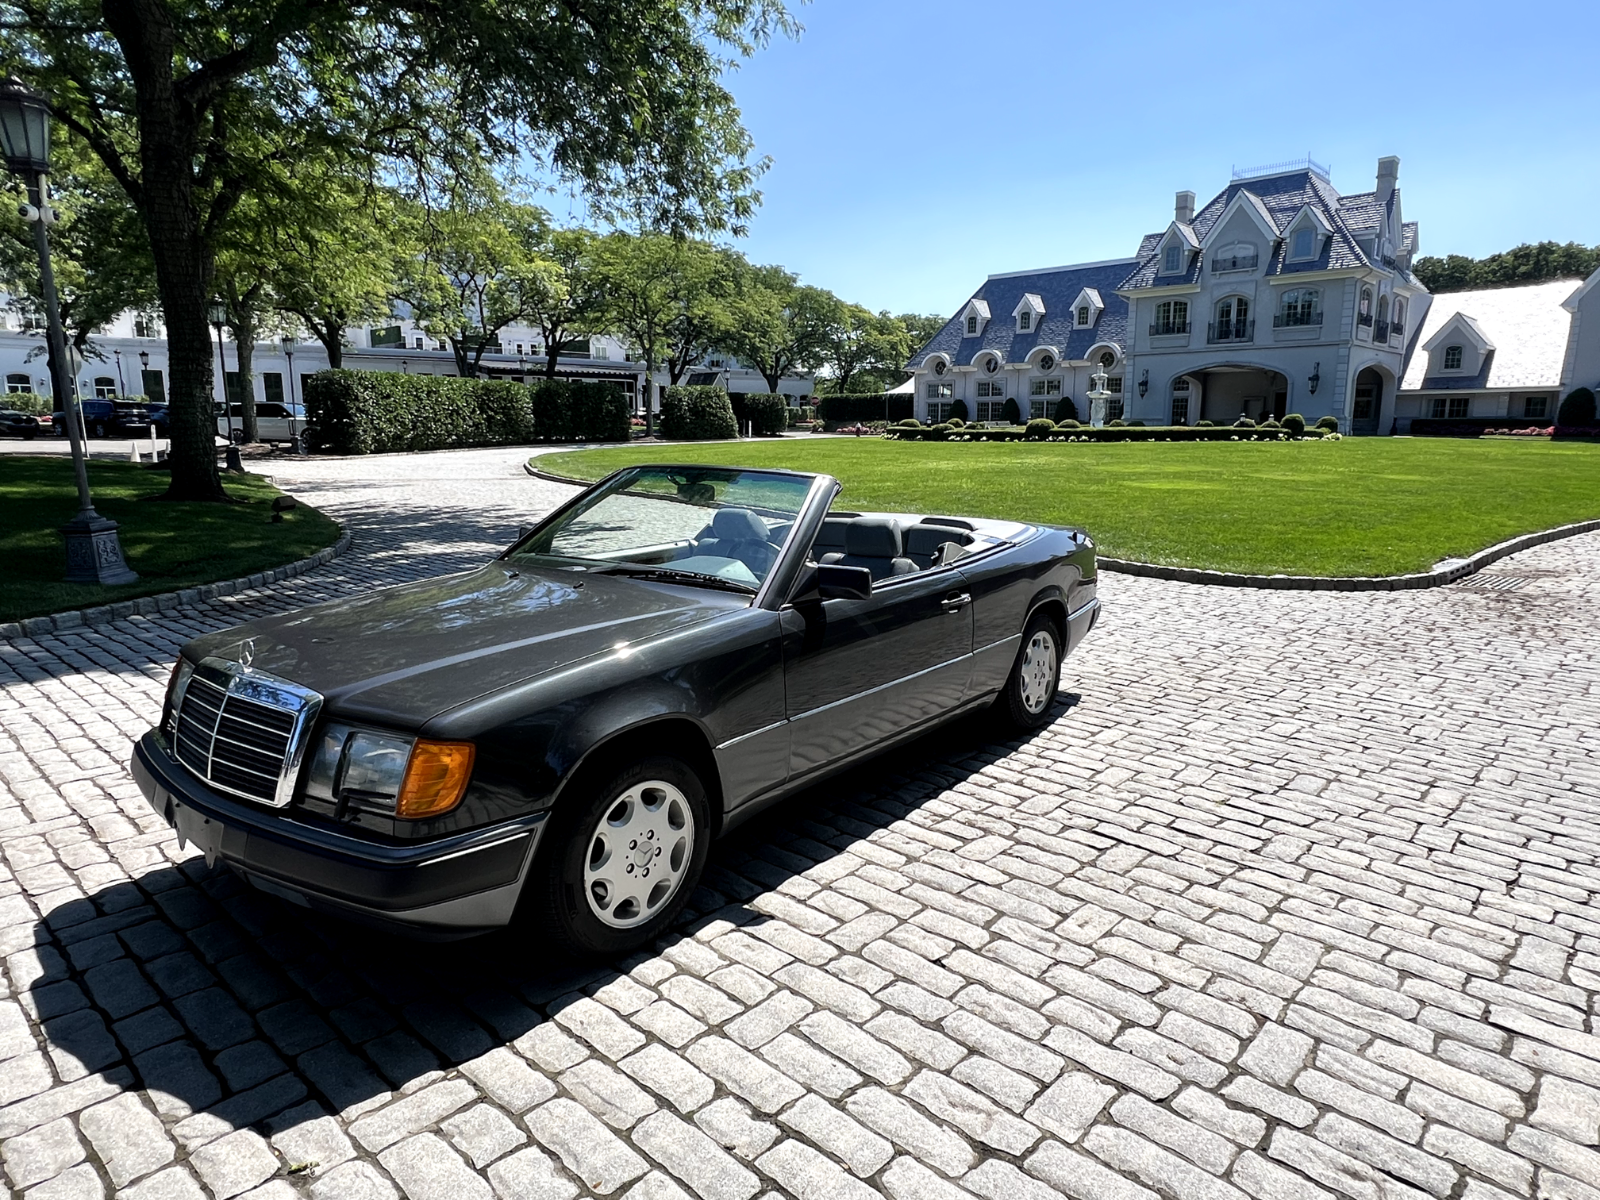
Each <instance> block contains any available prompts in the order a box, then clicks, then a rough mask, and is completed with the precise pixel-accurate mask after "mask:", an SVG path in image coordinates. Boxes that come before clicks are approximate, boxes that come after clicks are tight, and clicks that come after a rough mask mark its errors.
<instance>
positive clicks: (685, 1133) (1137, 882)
mask: <svg viewBox="0 0 1600 1200" xmlns="http://www.w3.org/2000/svg"><path fill="white" fill-rule="evenodd" d="M519 458H520V455H518V454H516V453H515V452H502V451H485V452H475V453H463V454H436V455H429V456H424V457H415V458H406V457H393V458H376V459H370V460H366V461H362V462H337V461H320V462H302V463H293V464H286V465H284V466H283V467H282V468H281V471H282V478H283V481H284V482H285V483H286V484H287V485H289V486H291V487H292V488H293V489H294V490H296V491H297V492H298V493H299V494H300V495H302V496H304V497H305V498H306V499H307V500H308V501H311V502H313V503H317V504H320V505H322V506H323V507H324V508H326V509H327V510H328V511H330V512H332V513H334V514H335V515H337V516H339V517H341V518H342V519H344V520H346V521H348V522H349V523H350V524H351V525H352V527H353V528H354V529H355V531H356V535H357V537H356V544H355V548H354V549H353V550H352V552H351V553H350V554H349V555H347V556H346V557H345V558H343V559H340V560H339V561H337V562H335V563H333V564H331V565H330V566H329V567H328V568H326V569H323V570H321V571H318V572H316V573H314V574H312V575H309V576H306V577H303V578H301V579H299V580H295V581H292V582H289V583H286V584H282V585H279V586H277V587H274V588H270V589H264V590H263V591H261V592H257V593H252V594H250V595H244V596H233V597H228V598H226V599H224V600H219V601H217V602H215V603H212V604H209V605H206V606H204V607H201V608H197V609H190V610H182V611H180V612H177V613H170V614H164V615H163V616H161V617H159V618H148V619H143V618H136V619H133V620H129V621H126V622H122V623H119V624H117V625H114V626H111V627H107V628H103V629H96V630H94V631H92V632H90V631H83V632H80V633H74V634H70V635H67V634H62V635H57V636H52V637H45V638H40V639H38V640H36V641H35V640H25V641H18V642H15V643H9V644H8V643H4V642H0V854H3V860H4V867H3V868H0V953H3V955H4V987H3V990H0V1059H3V1061H0V1156H3V1159H4V1170H5V1174H6V1178H7V1180H8V1182H9V1184H10V1185H11V1186H12V1187H13V1188H14V1189H15V1190H16V1191H17V1192H19V1193H21V1194H23V1195H25V1196H26V1197H28V1198H29V1200H97V1198H99V1197H102V1196H105V1195H108V1194H110V1193H112V1192H113V1191H116V1192H120V1193H121V1194H124V1195H127V1196H129V1197H133V1198H136V1200H201V1198H203V1197H206V1196H212V1197H216V1198H218V1200H228V1198H230V1197H234V1196H242V1195H248V1196H250V1197H251V1198H252V1200H294V1197H296V1196H297V1195H298V1196H306V1197H308V1198H309V1200H390V1198H392V1197H394V1196H396V1194H397V1190H398V1191H400V1192H403V1193H404V1195H406V1196H407V1197H409V1200H491V1197H492V1196H498V1197H500V1198H501V1200H531V1198H535V1197H538V1198H545V1197H550V1198H560V1200H568V1198H571V1197H575V1196H578V1195H591V1194H592V1195H598V1196H626V1197H628V1198H629V1200H665V1198H669V1197H679V1196H685V1195H695V1196H699V1197H702V1198H703V1200H723V1198H733V1200H752V1198H754V1197H765V1196H796V1197H801V1198H802V1200H833V1198H835V1197H840V1198H846V1200H848V1198H850V1197H856V1196H863V1197H865V1196H871V1195H873V1194H884V1195H888V1196H891V1197H894V1198H895V1200H947V1198H965V1197H969V1196H974V1195H975V1196H979V1197H985V1198H988V1200H1033V1198H1035V1197H1041V1198H1042V1197H1049V1196H1054V1195H1067V1196H1072V1197H1077V1198H1078V1200H1135V1198H1141V1200H1151V1198H1153V1197H1155V1196H1157V1195H1159V1196H1166V1197H1177V1198H1180V1200H1190V1198H1198V1200H1223V1198H1233V1200H1237V1198H1239V1197H1241V1196H1246V1195H1248V1196H1251V1197H1256V1198H1257V1200H1322V1198H1325V1197H1334V1196H1337V1197H1349V1198H1352V1200H1422V1198H1425V1197H1440V1198H1443V1197H1449V1198H1452V1200H1502V1198H1504V1197H1526V1196H1539V1197H1548V1198H1551V1200H1596V1198H1600V1151H1597V1150H1596V1144H1597V1142H1600V1031H1596V1029H1595V1027H1594V1021H1595V1016H1594V1013H1595V996H1596V993H1597V990H1600V909H1597V908H1596V906H1595V905H1594V903H1593V897H1594V893H1595V892H1596V891H1597V890H1600V862H1597V856H1600V811H1597V809H1600V765H1597V762H1600V753H1597V752H1600V733H1597V730H1600V632H1597V628H1596V618H1595V613H1596V612H1597V611H1600V536H1588V537H1583V538H1576V539H1572V540H1570V541H1566V542H1560V543H1555V544H1553V545H1550V546H1545V547H1541V548H1539V549H1537V550H1534V551H1530V552H1527V553H1524V554H1522V555H1518V556H1516V557H1515V558H1512V559H1508V560H1506V561H1505V562H1502V563H1500V564H1497V566H1496V568H1495V572H1496V574H1497V575H1506V576H1517V577H1520V578H1523V579H1526V580H1527V582H1526V583H1525V584H1523V585H1521V586H1520V587H1519V588H1518V589H1516V590H1511V591H1504V592H1496V591H1488V590H1483V589H1480V588H1476V587H1464V586H1460V585H1457V586H1454V587H1450V588H1443V589H1437V590H1433V591H1426V592H1416V593H1392V594H1391V593H1378V594H1363V595H1348V594H1339V593H1279V592H1254V591H1243V590H1235V589H1223V588H1205V587H1196V586H1188V585H1182V584H1173V583H1165V582H1159V581H1154V580H1143V579H1132V578H1127V577H1120V576H1107V577H1106V579H1105V584H1104V595H1105V598H1106V602H1107V605H1108V609H1107V615H1106V619H1105V620H1104V621H1103V622H1102V625H1101V627H1100V629H1099V630H1097V631H1096V633H1095V635H1094V637H1093V638H1092V639H1091V641H1090V643H1089V645H1088V646H1086V647H1085V649H1084V650H1083V651H1082V652H1081V653H1079V654H1078V655H1075V656H1074V657H1073V658H1072V659H1070V660H1069V661H1068V663H1067V664H1066V672H1065V684H1066V691H1067V693H1068V694H1067V696H1066V703H1065V704H1064V705H1063V707H1062V708H1061V710H1060V712H1059V716H1058V719H1057V720H1056V721H1055V722H1054V724H1052V725H1051V726H1050V727H1049V728H1048V729H1046V730H1045V731H1043V732H1041V733H1040V734H1038V735H1037V736H1034V737H1032V738H1030V739H1028V740H1026V741H1020V742H1012V743H1007V744H995V743H993V742H990V741H987V740H985V739H984V735H983V734H982V732H981V730H979V729H976V728H962V729H957V730H955V731H953V732H946V733H942V734H940V735H939V736H938V737H937V738H930V739H928V740H927V741H926V742H924V743H922V744H920V745H918V746H915V747H912V748H911V749H910V750H907V751H904V752H902V753H899V754H897V755H896V756H894V757H893V758H892V759H890V760H888V761H885V762H883V763H881V764H879V765H877V766H875V767H871V768H868V769H864V770H860V771H856V772H853V773H851V774H850V775H848V776H845V777H843V778H841V779H839V780H838V781H837V782H835V783H833V784H831V785H829V786H828V787H826V788H822V789H818V790H817V791H815V792H813V793H811V794H809V795H807V796H804V797H801V798H799V799H797V800H795V801H794V802H792V803H790V804H787V805H785V806H782V807H781V808H780V810H779V811H778V812H776V813H775V814H773V816H772V817H771V818H770V819H768V820H766V821H765V822H763V823H762V824H760V825H759V826H757V827H756V828H754V829H751V830H749V831H748V832H747V833H742V834H741V835H739V836H738V837H736V838H735V839H734V840H732V841H730V842H729V843H726V844H723V845H722V846H720V847H719V848H718V849H717V850H716V851H715V852H714V854H713V859H712V864H711V867H710V870H709V872H708V875H707V878H706V884H705V887H704V888H703V889H702V890H701V891H700V892H698V893H697V894H696V895H695V897H694V901H693V909H694V911H693V913H692V915H691V916H690V917H688V918H686V919H685V921H684V924H683V927H682V929H681V931H680V932H679V933H677V934H675V935H674V936H673V937H670V938H668V939H664V940H663V941H662V943H661V944H660V945H659V946H658V947H656V948H655V949H654V951H653V952H651V953H648V954H642V955H640V956H638V957H636V958H634V959H631V960H629V961H627V962H623V963H618V964H615V965H613V966H612V967H610V968H606V969H594V970H578V969H575V968H572V967H570V966H566V965H563V964H560V963H552V962H551V961H550V958H549V956H548V953H547V952H545V951H542V950H540V949H539V948H538V947H535V946H528V945H523V944H519V943H518V942H517V941H516V940H515V939H513V938H510V937H505V936H502V937H497V938H492V939H487V940H485V941H482V942H477V943H471V944H466V945H454V946H445V947H438V946H426V945H417V944H410V943H404V942H392V941H388V940H385V939H381V938H376V937H374V936H372V935H370V934H367V933H362V932H353V931H351V930H348V929H345V928H342V927H339V926H337V925H334V924H332V923H329V922H327V921H320V920H313V919H307V918H305V917H303V916H302V915H301V914H300V913H299V912H298V910H294V909H292V908H289V907H288V906H285V905H282V904H279V903H278V902H276V901H273V900H270V899H268V898H266V897H263V896H260V895H258V894H256V893H253V892H249V891H247V890H243V889H242V888H241V886H240V885H239V884H238V883H237V882H236V881H235V880H234V879H233V878H232V877H231V876H229V875H228V874H226V873H224V872H222V871H212V870H207V869H206V867H205V864H204V862H203V861H200V860H197V859H196V858H194V857H192V856H188V855H185V854H183V853H182V852H180V851H179V850H178V849H177V845H176V842H175V841H174V840H173V838H172V837H171V835H170V834H169V832H168V831H167V830H166V829H165V828H164V827H163V826H162V825H161V823H160V822H159V821H158V820H157V819H155V818H154V817H153V816H152V814H151V813H150V812H149V811H148V810H147V809H146V807H145V805H144V803H143V801H142V799H141V798H140V797H139V795H138V793H137V791H136V789H135V788H134V787H133V786H132V785H131V784H130V782H129V780H128V777H127V774H126V772H125V770H124V766H123V764H124V762H125V761H126V759H127V756H128V751H129V744H130V741H131V739H132V738H133V737H135V736H136V735H138V734H139V733H141V732H142V731H143V730H144V728H145V727H147V726H148V725H149V724H150V723H151V722H152V721H153V720H154V719H155V717H156V715H157V711H158V707H159V702H160V696H161V691H162V688H163V686H164V684H165V679H166V675H167V671H168V667H169V665H170V663H171V661H172V658H173V656H174V654H175V652H176V650H177V648H178V646H179V645H180V644H181V643H182V642H183V641H184V640H185V639H187V638H189V637H191V636H193V635H194V634H196V633H199V632H201V631H202V630H206V629H213V628H216V627H218V626H220V625H223V624H226V623H230V622H232V621H235V620H237V619H240V618H243V617H247V616H250V615H252V614H254V613H259V612H266V611H274V610H281V609H283V608H286V607H290V606H294V605H299V604H303V603H307V602H310V601H314V600H318V599H321V598H324V597H328V596H334V595H339V594H346V593H348V592H350V591H351V590H353V589H365V588H370V587H373V586H376V585H379V584H382V583H387V582H392V581H395V580H400V579H405V578H412V577H415V576H418V575H426V574H431V573H434V572H438V571H445V570H450V569H454V568H458V567H462V566H466V565H470V564H472V563H474V562H477V561H481V559H482V558H483V557H484V556H485V555H486V554H488V553H489V552H490V551H491V550H492V549H494V548H495V547H497V546H499V545H502V544H503V543H504V542H506V541H507V540H508V539H509V538H511V537H512V536H514V535H515V533H516V531H517V527H518V526H519V525H520V524H522V523H525V522H527V521H529V520H531V519H532V518H533V517H534V516H536V515H537V514H538V513H539V512H540V511H542V510H544V509H546V508H548V506H550V505H551V504H552V503H554V502H556V501H557V500H558V499H559V498H560V496H561V495H562V494H564V492H563V489H561V488H559V487H556V486H554V485H550V484H545V483H540V482H537V481H534V480H531V479H529V478H528V477H527V476H525V475H523V474H522V473H521V472H520V470H519V468H518V460H519Z"/></svg>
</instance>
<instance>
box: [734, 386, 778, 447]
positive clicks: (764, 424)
mask: <svg viewBox="0 0 1600 1200" xmlns="http://www.w3.org/2000/svg"><path fill="white" fill-rule="evenodd" d="M728 403H729V404H730V405H731V406H732V407H733V419H734V422H735V423H736V424H737V425H738V427H739V432H741V433H743V432H744V429H745V426H746V425H749V426H751V427H752V430H753V432H754V433H755V436H756V437H776V436H777V435H778V434H780V433H782V432H783V431H784V430H785V429H787V428H788V427H789V402H788V401H787V400H785V399H784V398H783V397H782V396H780V395H778V393H776V392H729V393H728Z"/></svg>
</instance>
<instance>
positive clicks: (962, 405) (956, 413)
mask: <svg viewBox="0 0 1600 1200" xmlns="http://www.w3.org/2000/svg"><path fill="white" fill-rule="evenodd" d="M968 415H969V414H968V413H967V402H966V401H965V400H957V401H956V402H955V403H954V404H952V405H951V406H950V424H952V425H955V424H956V423H957V422H960V424H961V425H965V424H966V423H967V419H968Z"/></svg>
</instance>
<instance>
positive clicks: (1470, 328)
mask: <svg viewBox="0 0 1600 1200" xmlns="http://www.w3.org/2000/svg"><path fill="white" fill-rule="evenodd" d="M1457 329H1459V330H1462V331H1463V332H1464V333H1465V334H1466V337H1467V340H1468V341H1469V342H1474V343H1476V344H1477V347H1478V353H1480V354H1483V353H1487V352H1488V351H1490V350H1493V349H1494V348H1495V344H1494V340H1493V339H1492V338H1490V336H1489V335H1488V334H1487V333H1485V332H1484V330H1483V326H1482V325H1479V324H1478V322H1477V321H1475V320H1474V319H1473V318H1472V317H1471V316H1470V315H1469V314H1467V313H1464V312H1459V311H1458V312H1457V313H1456V314H1455V315H1454V316H1452V317H1450V318H1449V320H1447V321H1445V322H1443V323H1442V324H1441V325H1440V326H1439V328H1438V329H1436V330H1435V331H1434V333H1433V336H1432V337H1430V338H1428V339H1427V340H1426V341H1424V342H1423V343H1422V348H1423V349H1424V350H1432V349H1433V348H1434V347H1435V346H1440V345H1443V344H1444V343H1445V342H1446V341H1447V340H1450V338H1451V335H1452V334H1453V331H1455V330H1457ZM1423 332H1424V333H1426V332H1427V329H1426V326H1424V329H1423Z"/></svg>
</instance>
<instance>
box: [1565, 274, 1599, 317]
mask: <svg viewBox="0 0 1600 1200" xmlns="http://www.w3.org/2000/svg"><path fill="white" fill-rule="evenodd" d="M1596 288H1600V269H1596V271H1595V273H1594V274H1593V275H1591V276H1589V278H1587V279H1585V280H1584V281H1583V282H1582V283H1580V284H1579V285H1578V289H1577V290H1576V291H1575V292H1573V293H1572V295H1570V296H1568V297H1567V298H1566V299H1565V300H1563V301H1562V302H1561V307H1562V308H1564V309H1566V310H1567V311H1568V312H1577V311H1578V304H1579V302H1580V301H1582V299H1583V298H1584V297H1585V296H1587V295H1588V294H1589V293H1590V292H1591V291H1593V290H1595V289H1596Z"/></svg>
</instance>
